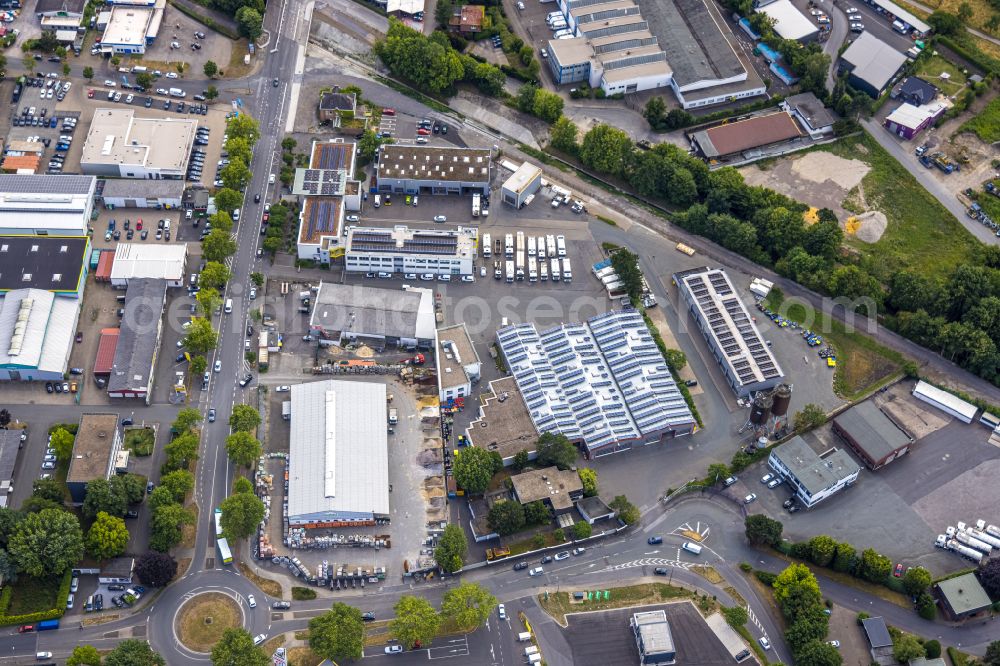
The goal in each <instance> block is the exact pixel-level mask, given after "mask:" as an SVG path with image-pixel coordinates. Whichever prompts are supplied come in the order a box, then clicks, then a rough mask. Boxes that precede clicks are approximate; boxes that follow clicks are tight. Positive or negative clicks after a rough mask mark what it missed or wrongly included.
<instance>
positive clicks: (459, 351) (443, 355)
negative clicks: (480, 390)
mask: <svg viewBox="0 0 1000 666" xmlns="http://www.w3.org/2000/svg"><path fill="white" fill-rule="evenodd" d="M435 337H436V338H437V345H435V349H436V352H437V353H435V354H434V358H435V361H436V362H437V378H438V398H439V399H440V400H441V402H443V403H444V402H447V401H448V400H452V399H454V398H467V397H469V396H471V395H472V385H473V384H477V383H479V377H480V370H481V368H480V364H479V354H477V353H476V348H475V347H474V346H473V344H472V338H470V337H469V330H468V329H467V328H466V327H465V324H464V323H463V324H456V325H454V326H447V327H445V328H439V329H437V330H436V331H435Z"/></svg>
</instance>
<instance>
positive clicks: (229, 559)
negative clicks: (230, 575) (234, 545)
mask: <svg viewBox="0 0 1000 666" xmlns="http://www.w3.org/2000/svg"><path fill="white" fill-rule="evenodd" d="M215 543H216V544H217V545H218V546H219V557H221V558H222V563H223V564H232V563H233V553H232V551H230V550H229V542H228V541H226V539H225V537H219V539H218V540H217V541H216V542H215Z"/></svg>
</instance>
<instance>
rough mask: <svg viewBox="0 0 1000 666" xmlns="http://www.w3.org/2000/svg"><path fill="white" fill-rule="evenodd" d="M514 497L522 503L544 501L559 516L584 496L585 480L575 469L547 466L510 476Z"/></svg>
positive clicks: (569, 509)
mask: <svg viewBox="0 0 1000 666" xmlns="http://www.w3.org/2000/svg"><path fill="white" fill-rule="evenodd" d="M510 481H511V484H512V486H513V488H512V489H513V491H514V498H515V499H516V500H517V501H518V502H520V503H521V504H531V503H532V502H542V503H544V504H545V505H546V506H547V507H548V508H549V509H551V510H552V511H553V512H554V513H555V514H556V515H557V516H558V515H559V514H562V513H566V512H568V511H571V510H572V509H573V503H574V502H576V501H577V500H578V499H581V498H582V497H583V482H582V481H580V475H579V474H577V473H576V472H575V471H573V470H561V469H559V468H558V467H546V468H544V469H535V470H531V471H530V472H522V473H520V474H515V475H513V476H512V477H510Z"/></svg>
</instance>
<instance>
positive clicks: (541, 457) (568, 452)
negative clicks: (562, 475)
mask: <svg viewBox="0 0 1000 666" xmlns="http://www.w3.org/2000/svg"><path fill="white" fill-rule="evenodd" d="M535 450H536V452H537V454H538V458H537V460H538V464H539V465H540V466H542V467H548V466H549V465H555V466H556V467H558V468H559V469H569V468H570V467H572V466H573V464H574V463H575V462H576V454H577V451H576V447H575V446H573V444H572V443H571V442H570V441H569V439H568V438H567V437H566V435H561V434H560V435H556V434H553V433H551V432H544V433H542V435H541V437H539V438H538V443H537V444H536V446H535Z"/></svg>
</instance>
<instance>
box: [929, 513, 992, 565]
mask: <svg viewBox="0 0 1000 666" xmlns="http://www.w3.org/2000/svg"><path fill="white" fill-rule="evenodd" d="M957 525H958V526H957V528H956V527H951V526H949V527H948V529H947V530H945V533H944V534H939V535H938V538H937V541H936V542H935V544H934V545H935V546H937V547H938V548H944V549H945V550H950V551H953V552H955V553H958V554H959V555H961V556H962V557H965V558H967V559H970V560H972V561H973V562H975V563H976V564H979V563H981V562H982V561H983V560H984V559H987V558H989V557H990V555H992V554H993V549H994V548H996V549H998V550H1000V527H997V526H996V525H987V524H986V521H984V520H977V521H976V526H975V527H972V526H971V525H966V524H965V523H958V524H957Z"/></svg>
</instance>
